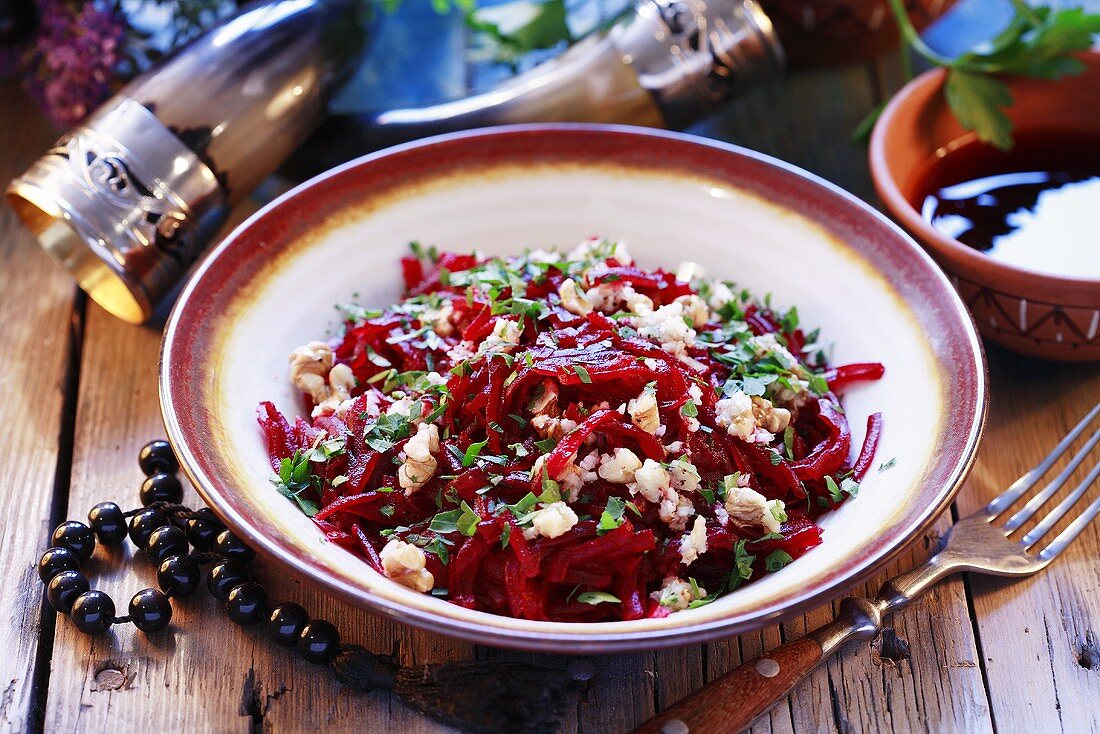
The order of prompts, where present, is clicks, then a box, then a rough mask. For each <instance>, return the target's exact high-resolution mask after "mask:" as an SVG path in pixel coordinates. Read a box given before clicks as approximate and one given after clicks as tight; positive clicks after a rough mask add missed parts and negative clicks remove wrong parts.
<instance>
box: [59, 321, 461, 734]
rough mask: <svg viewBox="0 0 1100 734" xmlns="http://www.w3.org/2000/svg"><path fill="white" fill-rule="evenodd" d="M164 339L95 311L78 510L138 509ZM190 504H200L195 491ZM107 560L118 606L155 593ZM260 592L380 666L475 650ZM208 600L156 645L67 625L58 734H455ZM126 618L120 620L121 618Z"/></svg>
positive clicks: (98, 558) (105, 581) (277, 574)
mask: <svg viewBox="0 0 1100 734" xmlns="http://www.w3.org/2000/svg"><path fill="white" fill-rule="evenodd" d="M159 343H160V334H159V332H158V331H157V330H156V329H153V328H134V327H131V326H127V325H125V324H123V323H121V322H119V321H118V320H116V319H114V318H112V317H110V316H109V315H107V314H106V313H105V312H104V311H102V310H101V309H100V308H98V307H97V306H90V307H89V314H88V323H87V330H86V345H87V346H86V348H85V350H84V359H83V365H82V369H81V386H80V398H79V403H78V407H77V422H76V447H77V448H76V451H75V454H74V457H73V473H72V478H73V481H72V489H71V494H70V498H69V502H70V506H71V507H73V508H80V509H83V508H87V507H90V506H91V505H93V504H95V503H96V502H102V501H105V500H114V501H117V502H119V503H120V504H123V505H124V506H133V505H136V504H137V488H138V485H139V484H140V481H141V479H142V475H141V473H140V471H139V469H138V466H137V461H136V456H137V450H138V449H139V448H140V447H141V445H142V444H143V443H144V442H145V441H147V440H149V439H150V438H152V437H157V436H161V435H163V427H162V426H161V423H160V417H159V411H158V408H157V397H156V379H157V375H156V369H155V364H156V357H157V352H158V349H159ZM187 501H188V502H190V503H193V504H192V506H196V505H197V504H198V502H197V498H196V496H195V495H194V493H193V492H191V490H190V489H189V490H188V497H187ZM132 555H133V552H132V548H131V546H130V545H129V544H126V550H125V551H124V552H123V553H121V554H112V553H109V552H104V549H102V548H99V549H97V551H96V555H95V556H94V557H93V563H92V564H91V565H90V566H89V568H88V571H89V577H90V578H91V579H92V580H93V585H94V586H95V587H96V588H101V589H103V590H104V591H107V592H108V593H109V594H110V595H111V597H112V598H113V599H114V600H115V603H116V605H118V606H120V607H121V606H123V605H125V604H127V603H128V601H129V598H130V597H131V596H132V595H133V594H134V593H135V592H137V591H138V590H139V589H142V588H144V587H147V586H155V584H156V579H155V573H154V570H153V567H152V566H151V565H150V564H149V563H148V562H146V561H145V559H144V558H140V557H138V558H131V556H132ZM256 571H257V575H258V577H259V579H260V580H261V581H262V582H263V584H264V585H265V587H266V588H267V589H268V591H269V593H270V594H271V597H272V598H273V599H276V600H284V599H286V600H293V601H297V602H299V603H301V604H302V605H303V606H305V607H306V608H307V609H309V610H310V611H311V613H312V614H314V615H315V616H318V617H321V618H325V619H329V620H331V621H333V622H334V623H335V624H337V626H338V627H339V628H340V630H341V632H342V634H343V635H344V636H345V638H346V639H349V640H352V641H357V642H361V643H362V644H364V645H365V646H367V647H368V648H370V649H372V650H374V651H377V652H389V651H391V650H394V649H396V650H398V651H399V654H400V655H401V658H402V660H403V661H405V662H406V663H413V662H438V661H443V660H448V659H454V658H460V657H468V656H469V655H470V654H471V653H472V650H471V648H470V646H468V645H465V644H463V643H459V642H454V641H451V640H448V639H446V638H443V637H440V636H437V635H432V634H426V633H409V632H408V631H407V630H405V629H404V628H400V627H398V626H397V625H396V624H394V623H393V622H389V621H385V620H381V619H378V618H374V617H370V616H368V615H366V614H363V613H361V612H359V611H357V610H353V609H350V608H348V607H347V606H345V605H343V604H341V603H339V602H337V601H335V600H332V599H330V598H328V597H326V596H324V595H322V594H318V593H316V592H314V591H312V590H310V589H308V588H307V587H305V586H304V585H303V584H301V582H300V581H299V580H296V579H292V578H290V577H288V576H287V575H286V574H284V573H282V572H281V571H278V570H276V569H272V568H270V567H269V566H268V565H267V564H265V563H262V562H261V563H259V564H258V565H257V568H256ZM218 606H219V605H218V604H217V603H216V602H215V601H214V600H213V598H212V597H210V596H209V595H208V594H206V593H205V592H202V593H199V594H196V595H195V596H194V597H192V598H191V599H189V600H187V601H185V602H183V603H180V604H176V605H175V610H176V612H175V614H176V616H175V619H174V620H173V624H172V626H171V627H170V628H169V629H168V630H165V631H164V632H161V633H158V634H155V635H150V636H146V635H144V634H142V633H139V632H136V631H135V630H134V628H133V627H132V626H130V625H124V626H121V627H119V628H116V629H115V630H113V631H112V632H111V633H108V634H107V635H103V636H100V637H96V638H88V637H85V636H84V635H82V634H80V633H79V632H77V631H76V630H75V628H73V627H72V626H71V625H70V624H68V623H66V622H64V621H62V622H61V623H60V624H59V625H58V629H57V635H56V643H55V649H54V660H53V667H54V671H53V675H52V677H51V681H50V689H49V696H48V701H47V712H46V714H47V718H46V730H47V731H59V732H60V731H64V732H100V731H108V730H131V731H183V730H190V731H279V732H299V731H301V732H306V731H317V730H318V729H320V728H321V727H326V728H328V727H332V726H334V725H335V726H340V725H347V726H351V725H352V724H353V723H354V725H355V726H362V727H364V729H365V730H367V731H372V730H379V731H381V730H389V729H394V730H400V731H408V732H416V733H420V732H424V733H427V732H441V731H446V729H445V728H444V727H441V726H438V725H436V724H434V723H433V722H430V721H428V720H426V719H424V718H423V717H422V716H420V715H418V714H416V713H415V712H413V711H411V710H408V709H406V708H405V707H404V706H402V705H401V704H400V702H398V701H396V700H395V699H393V698H392V697H391V696H388V695H383V694H369V695H362V694H357V693H351V692H349V691H347V690H346V689H344V688H343V687H342V686H341V685H340V684H338V683H337V682H336V681H335V680H334V679H333V678H332V677H331V676H330V675H329V674H328V673H327V672H325V671H324V670H321V669H318V668H316V667H314V666H312V665H309V664H307V663H304V662H302V661H301V660H300V659H299V658H298V657H297V655H296V654H294V653H293V652H288V651H285V650H282V649H280V648H277V647H275V646H274V645H272V644H271V643H270V641H269V640H267V639H266V636H265V635H264V634H263V633H262V631H260V630H241V629H239V628H237V627H234V626H233V625H232V624H230V623H229V622H228V621H227V620H226V619H225V617H224V616H223V615H222V613H221V611H220V609H218ZM120 613H121V612H120Z"/></svg>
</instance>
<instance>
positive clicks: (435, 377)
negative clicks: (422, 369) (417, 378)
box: [424, 372, 447, 386]
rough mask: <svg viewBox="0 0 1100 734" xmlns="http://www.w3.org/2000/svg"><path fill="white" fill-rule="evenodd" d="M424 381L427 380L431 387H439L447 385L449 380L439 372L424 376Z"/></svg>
mask: <svg viewBox="0 0 1100 734" xmlns="http://www.w3.org/2000/svg"><path fill="white" fill-rule="evenodd" d="M424 379H425V380H427V382H428V384H429V385H436V386H438V385H446V384H447V378H446V377H444V376H443V375H441V374H439V373H438V372H429V373H428V374H426V375H424Z"/></svg>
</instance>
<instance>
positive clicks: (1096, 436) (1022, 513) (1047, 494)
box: [1004, 429, 1100, 533]
mask: <svg viewBox="0 0 1100 734" xmlns="http://www.w3.org/2000/svg"><path fill="white" fill-rule="evenodd" d="M1097 443H1100V429H1097V430H1096V432H1095V433H1093V434H1092V435H1091V436H1090V437H1089V440H1088V441H1086V442H1085V445H1084V446H1082V447H1081V450H1080V451H1078V452H1077V453H1076V454H1075V455H1074V457H1073V458H1072V459H1070V461H1069V463H1068V464H1066V466H1065V468H1064V469H1062V471H1060V472H1059V473H1058V476H1056V477H1055V478H1054V479H1052V480H1051V481H1050V483H1049V484H1047V486H1045V487H1043V490H1042V491H1041V492H1039V494H1037V495H1035V496H1034V497H1032V498H1031V499H1030V500H1028V502H1027V504H1026V505H1024V506H1023V507H1022V508H1020V510H1019V511H1018V512H1017V513H1016V514H1014V515H1013V516H1012V517H1011V518H1009V520H1008V522H1006V523H1005V526H1004V529H1005V530H1006V531H1007V532H1009V533H1011V532H1012V531H1013V530H1015V529H1016V528H1018V527H1020V526H1021V525H1023V524H1024V523H1025V522H1027V521H1028V520H1029V519H1031V516H1032V515H1034V514H1035V512H1036V511H1037V510H1038V509H1039V508H1040V507H1042V506H1043V505H1045V504H1046V503H1047V502H1049V501H1050V498H1051V497H1053V496H1054V495H1055V493H1057V492H1058V490H1059V489H1061V488H1062V485H1063V484H1065V483H1066V480H1067V479H1069V478H1070V476H1071V475H1072V474H1073V472H1075V471H1077V467H1079V466H1081V463H1082V462H1083V461H1084V460H1085V459H1087V458H1088V455H1089V453H1090V452H1091V451H1092V450H1093V449H1094V448H1095V447H1096V444H1097Z"/></svg>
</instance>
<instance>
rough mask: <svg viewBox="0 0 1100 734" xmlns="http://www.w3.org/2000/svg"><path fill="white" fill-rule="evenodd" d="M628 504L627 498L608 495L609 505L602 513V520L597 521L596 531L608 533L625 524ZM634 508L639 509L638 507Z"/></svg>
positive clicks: (600, 533) (602, 533)
mask: <svg viewBox="0 0 1100 734" xmlns="http://www.w3.org/2000/svg"><path fill="white" fill-rule="evenodd" d="M626 505H627V503H626V501H625V500H622V499H620V498H618V497H608V498H607V506H606V507H605V508H604V511H603V513H601V514H600V521H599V522H598V523H596V533H597V534H599V535H607V534H608V533H610V532H611V531H612V530H618V529H619V527H620V526H621V525H622V524H623V512H625V511H626ZM631 507H634V505H633V504H631ZM634 509H635V511H636V510H637V508H634Z"/></svg>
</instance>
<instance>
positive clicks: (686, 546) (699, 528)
mask: <svg viewBox="0 0 1100 734" xmlns="http://www.w3.org/2000/svg"><path fill="white" fill-rule="evenodd" d="M706 552H707V521H706V518H704V517H701V516H700V517H696V518H695V524H694V525H692V526H691V532H690V533H684V536H683V537H682V538H680V559H681V560H682V561H683V562H684V565H685V566H690V565H691V564H692V563H694V562H695V560H696V559H697V558H698V557H699V556H701V555H703V554H704V553H706Z"/></svg>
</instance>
